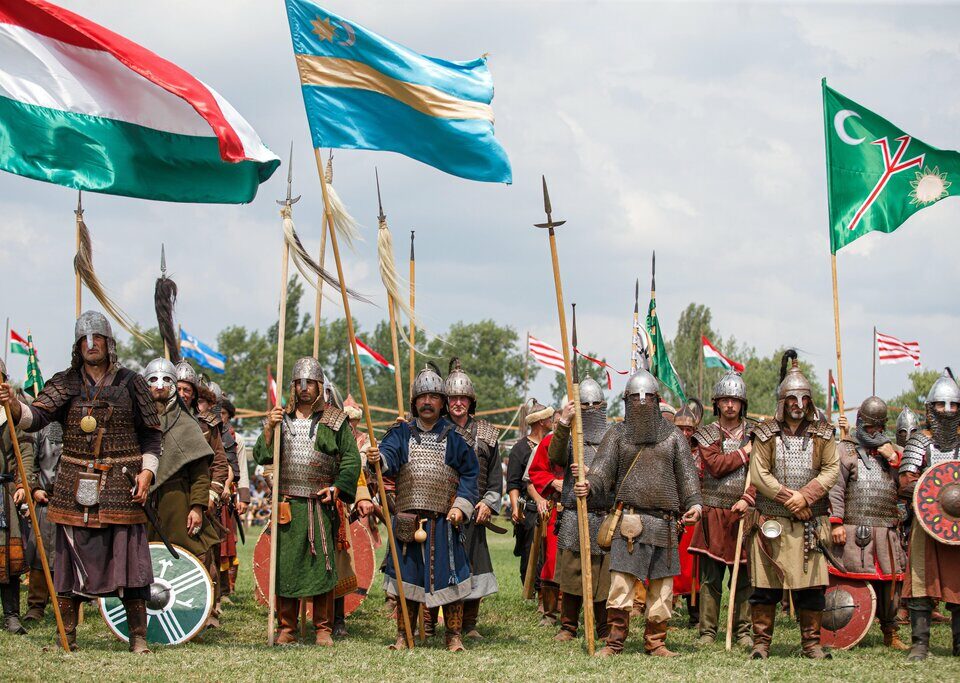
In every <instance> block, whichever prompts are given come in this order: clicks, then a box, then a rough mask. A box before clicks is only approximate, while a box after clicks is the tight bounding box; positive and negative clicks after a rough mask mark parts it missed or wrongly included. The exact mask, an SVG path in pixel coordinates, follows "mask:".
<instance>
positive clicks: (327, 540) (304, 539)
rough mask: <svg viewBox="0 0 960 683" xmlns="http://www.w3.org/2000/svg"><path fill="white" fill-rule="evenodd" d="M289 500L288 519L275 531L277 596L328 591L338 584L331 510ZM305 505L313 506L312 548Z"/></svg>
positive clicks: (308, 511) (305, 594) (293, 499)
mask: <svg viewBox="0 0 960 683" xmlns="http://www.w3.org/2000/svg"><path fill="white" fill-rule="evenodd" d="M288 501H289V503H290V522H289V523H287V524H282V525H280V526H279V533H278V534H277V544H278V545H277V595H279V596H281V597H284V598H308V597H311V596H313V595H323V594H324V593H329V592H330V591H332V590H333V589H334V587H335V586H336V585H337V561H336V546H335V545H334V534H333V521H332V516H331V515H330V511H329V509H328V508H327V507H326V506H323V505H319V504H317V503H316V501H310V500H307V499H306V498H289V499H288ZM308 506H313V548H312V549H311V547H310V510H309V508H308ZM221 560H222V558H221Z"/></svg>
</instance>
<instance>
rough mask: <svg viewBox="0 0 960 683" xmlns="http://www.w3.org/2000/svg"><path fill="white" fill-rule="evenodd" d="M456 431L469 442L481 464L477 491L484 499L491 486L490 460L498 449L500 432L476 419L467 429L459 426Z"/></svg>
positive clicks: (471, 421)
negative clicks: (489, 479)
mask: <svg viewBox="0 0 960 683" xmlns="http://www.w3.org/2000/svg"><path fill="white" fill-rule="evenodd" d="M456 430H457V433H458V434H459V435H460V436H462V437H463V440H464V441H466V442H467V445H468V446H470V448H472V449H473V452H474V453H476V454H477V461H478V462H479V463H480V471H479V472H478V473H477V491H479V492H480V497H481V498H483V494H484V493H486V492H487V488H488V487H489V486H490V482H489V481H487V479H488V474H489V472H490V459H491V458H492V457H493V453H494V450H496V448H497V440H498V439H499V438H500V432H499V430H498V429H497V428H496V427H494V426H493V425H492V424H490V423H489V422H487V421H486V420H474V419H471V420H470V422H468V423H467V426H466V427H460V426H457V427H456Z"/></svg>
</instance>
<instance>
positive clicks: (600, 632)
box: [593, 600, 610, 640]
mask: <svg viewBox="0 0 960 683" xmlns="http://www.w3.org/2000/svg"><path fill="white" fill-rule="evenodd" d="M593 623H594V625H595V626H596V627H597V638H599V639H600V640H606V639H607V636H608V635H610V624H608V623H607V601H606V600H598V601H597V602H595V603H593Z"/></svg>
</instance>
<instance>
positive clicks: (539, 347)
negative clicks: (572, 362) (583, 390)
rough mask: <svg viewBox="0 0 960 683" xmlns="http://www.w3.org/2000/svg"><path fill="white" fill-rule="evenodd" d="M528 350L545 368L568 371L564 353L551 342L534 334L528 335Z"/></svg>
mask: <svg viewBox="0 0 960 683" xmlns="http://www.w3.org/2000/svg"><path fill="white" fill-rule="evenodd" d="M527 350H528V351H529V352H530V355H531V356H533V359H534V360H535V361H537V362H538V363H540V365H542V366H544V367H545V368H550V369H551V370H556V371H557V372H562V373H566V371H567V370H566V366H565V365H564V364H563V354H562V353H560V350H559V349H555V348H553V347H552V346H550V345H549V344H547V343H545V342H542V341H540V340H539V339H537V338H536V337H534V336H532V335H529V334H528V335H527Z"/></svg>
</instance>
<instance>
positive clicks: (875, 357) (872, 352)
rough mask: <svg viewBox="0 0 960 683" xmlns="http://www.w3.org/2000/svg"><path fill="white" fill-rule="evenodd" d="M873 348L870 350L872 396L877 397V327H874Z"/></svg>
mask: <svg viewBox="0 0 960 683" xmlns="http://www.w3.org/2000/svg"><path fill="white" fill-rule="evenodd" d="M871 343H872V346H873V348H872V349H871V350H870V355H871V356H873V384H872V385H871V386H872V387H873V389H872V392H871V394H870V395H871V396H876V395H877V326H876V325H874V326H873V339H872V340H871Z"/></svg>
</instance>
